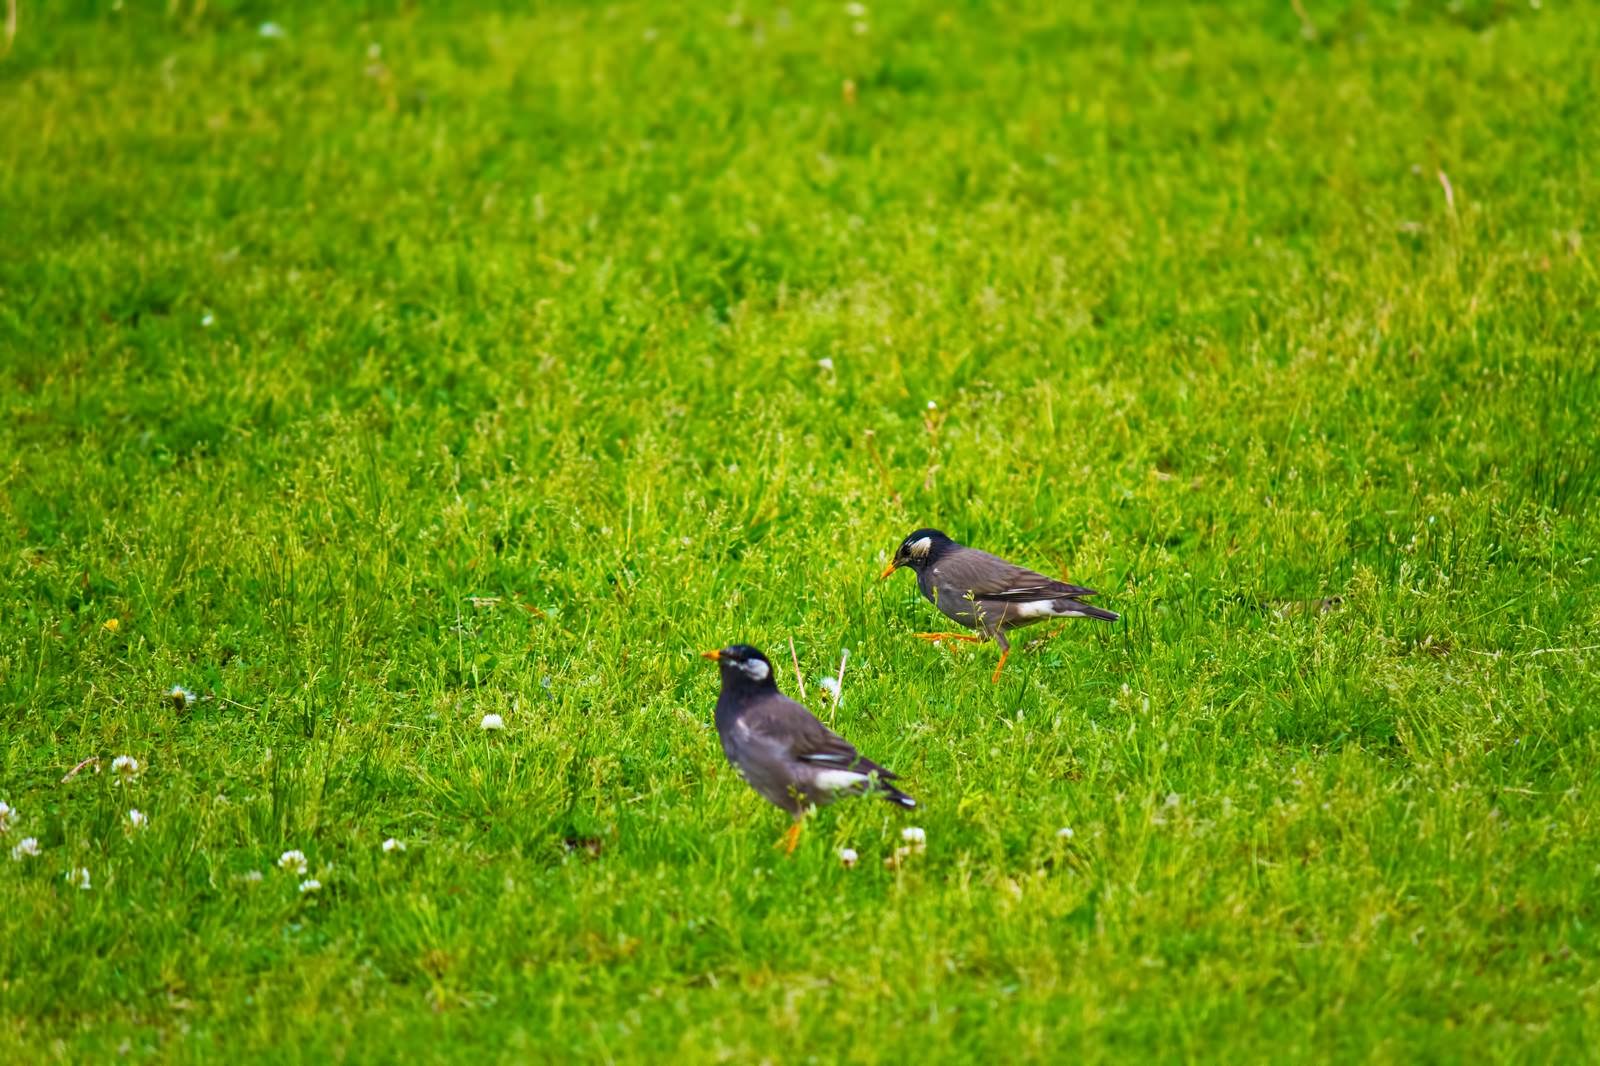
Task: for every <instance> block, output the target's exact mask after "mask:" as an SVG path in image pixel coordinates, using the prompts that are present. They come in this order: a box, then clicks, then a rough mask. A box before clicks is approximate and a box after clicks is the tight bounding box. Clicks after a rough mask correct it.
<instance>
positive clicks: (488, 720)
mask: <svg viewBox="0 0 1600 1066" xmlns="http://www.w3.org/2000/svg"><path fill="white" fill-rule="evenodd" d="M505 727H506V720H505V719H504V718H501V717H500V716H499V715H498V714H493V713H491V714H486V715H484V716H483V721H481V722H479V723H478V728H479V729H504V728H505Z"/></svg>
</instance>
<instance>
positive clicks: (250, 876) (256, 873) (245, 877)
mask: <svg viewBox="0 0 1600 1066" xmlns="http://www.w3.org/2000/svg"><path fill="white" fill-rule="evenodd" d="M239 880H241V881H246V882H249V883H250V884H255V883H256V882H258V881H260V880H261V871H260V870H246V871H245V872H244V873H242V874H240V875H239Z"/></svg>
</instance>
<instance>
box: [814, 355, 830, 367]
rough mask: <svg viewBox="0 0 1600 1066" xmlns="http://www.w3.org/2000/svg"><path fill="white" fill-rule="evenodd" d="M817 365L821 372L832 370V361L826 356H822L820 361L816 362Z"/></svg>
mask: <svg viewBox="0 0 1600 1066" xmlns="http://www.w3.org/2000/svg"><path fill="white" fill-rule="evenodd" d="M817 365H818V366H819V367H821V368H822V369H823V370H832V369H833V360H832V359H829V358H828V357H827V356H823V357H822V358H821V359H818V360H817Z"/></svg>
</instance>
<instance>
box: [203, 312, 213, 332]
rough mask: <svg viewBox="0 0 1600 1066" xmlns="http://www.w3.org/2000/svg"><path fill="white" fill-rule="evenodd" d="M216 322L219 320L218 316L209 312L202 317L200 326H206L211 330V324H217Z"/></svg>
mask: <svg viewBox="0 0 1600 1066" xmlns="http://www.w3.org/2000/svg"><path fill="white" fill-rule="evenodd" d="M216 320H217V316H216V315H213V314H212V313H211V312H210V311H207V312H206V313H205V314H203V315H201V316H200V325H202V326H204V327H205V328H207V329H210V328H211V324H212V323H213V322H215V321H216Z"/></svg>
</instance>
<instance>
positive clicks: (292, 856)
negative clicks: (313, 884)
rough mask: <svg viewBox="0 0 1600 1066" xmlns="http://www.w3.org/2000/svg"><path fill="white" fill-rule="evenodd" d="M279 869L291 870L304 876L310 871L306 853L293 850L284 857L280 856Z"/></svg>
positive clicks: (284, 854) (296, 849)
mask: <svg viewBox="0 0 1600 1066" xmlns="http://www.w3.org/2000/svg"><path fill="white" fill-rule="evenodd" d="M278 869H280V870H291V871H293V872H294V873H297V874H300V875H302V876H304V875H305V872H306V870H307V869H308V867H307V865H306V853H305V852H303V851H301V850H299V849H298V848H292V849H290V850H289V851H286V852H284V853H283V854H282V855H279V856H278Z"/></svg>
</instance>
